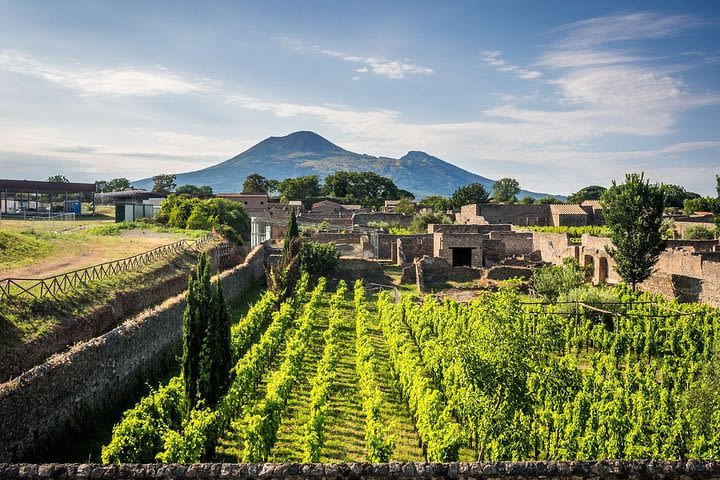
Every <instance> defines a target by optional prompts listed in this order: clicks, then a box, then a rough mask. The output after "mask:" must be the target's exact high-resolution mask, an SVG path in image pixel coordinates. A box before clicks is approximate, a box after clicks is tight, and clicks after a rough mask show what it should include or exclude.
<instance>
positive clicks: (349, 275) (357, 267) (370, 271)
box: [334, 258, 385, 285]
mask: <svg viewBox="0 0 720 480" xmlns="http://www.w3.org/2000/svg"><path fill="white" fill-rule="evenodd" d="M334 276H335V277H337V279H338V280H345V282H346V283H347V284H348V285H352V284H353V283H355V280H362V281H363V282H364V283H380V284H384V283H385V271H384V270H383V267H382V265H381V264H380V263H378V262H376V261H375V260H367V259H364V258H341V259H340V265H339V266H338V271H337V273H336V274H335V275H334Z"/></svg>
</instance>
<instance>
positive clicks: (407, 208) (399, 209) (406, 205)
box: [395, 197, 415, 215]
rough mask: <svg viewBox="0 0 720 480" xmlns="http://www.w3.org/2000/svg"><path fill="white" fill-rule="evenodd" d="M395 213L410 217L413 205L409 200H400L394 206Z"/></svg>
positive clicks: (413, 210) (412, 212)
mask: <svg viewBox="0 0 720 480" xmlns="http://www.w3.org/2000/svg"><path fill="white" fill-rule="evenodd" d="M395 213H406V214H408V215H412V214H414V213H415V204H414V203H413V202H412V201H411V200H410V199H409V198H404V197H403V198H401V199H400V201H399V202H398V204H397V205H395Z"/></svg>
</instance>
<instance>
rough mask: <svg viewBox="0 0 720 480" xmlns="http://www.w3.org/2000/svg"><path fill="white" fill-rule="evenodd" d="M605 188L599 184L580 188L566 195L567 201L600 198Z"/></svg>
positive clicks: (574, 201)
mask: <svg viewBox="0 0 720 480" xmlns="http://www.w3.org/2000/svg"><path fill="white" fill-rule="evenodd" d="M605 190H607V188H605V187H601V186H600V185H590V186H588V187H584V188H581V189H580V190H578V191H577V192H575V193H573V194H572V195H570V196H569V197H567V203H582V202H584V201H585V200H600V197H602V194H603V193H605Z"/></svg>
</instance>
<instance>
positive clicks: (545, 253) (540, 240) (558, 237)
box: [532, 232, 579, 265]
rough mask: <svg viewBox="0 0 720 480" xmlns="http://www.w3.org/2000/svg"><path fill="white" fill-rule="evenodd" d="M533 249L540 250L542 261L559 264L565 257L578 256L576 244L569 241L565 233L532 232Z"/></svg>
mask: <svg viewBox="0 0 720 480" xmlns="http://www.w3.org/2000/svg"><path fill="white" fill-rule="evenodd" d="M532 235H533V247H532V248H533V250H535V251H539V252H540V257H541V258H542V261H543V262H547V263H552V264H553V265H560V264H561V263H562V262H563V259H564V258H566V257H574V258H576V259H577V258H578V252H579V249H578V247H577V245H572V244H571V243H570V236H569V235H568V234H567V233H544V232H532Z"/></svg>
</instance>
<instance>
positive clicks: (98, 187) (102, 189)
mask: <svg viewBox="0 0 720 480" xmlns="http://www.w3.org/2000/svg"><path fill="white" fill-rule="evenodd" d="M127 188H130V180H128V179H127V178H124V177H118V178H113V179H111V180H98V181H96V182H95V191H96V192H99V193H108V192H119V191H121V190H125V189H127Z"/></svg>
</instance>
